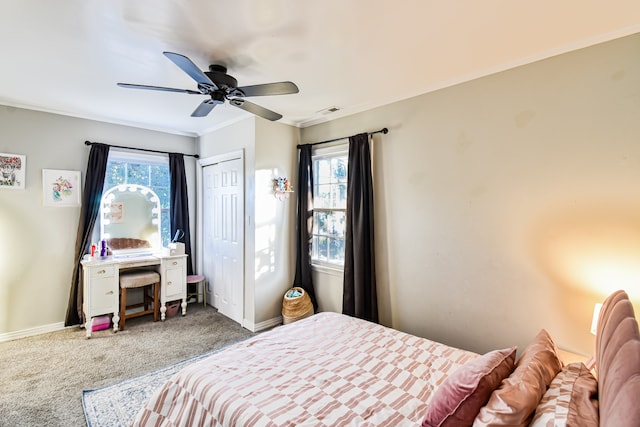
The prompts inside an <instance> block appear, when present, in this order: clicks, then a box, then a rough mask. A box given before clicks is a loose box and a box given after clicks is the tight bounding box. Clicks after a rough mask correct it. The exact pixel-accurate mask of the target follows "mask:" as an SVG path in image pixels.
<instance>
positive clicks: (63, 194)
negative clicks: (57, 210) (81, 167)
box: [42, 169, 80, 206]
mask: <svg viewBox="0 0 640 427" xmlns="http://www.w3.org/2000/svg"><path fill="white" fill-rule="evenodd" d="M42 196H43V204H44V205H45V206H80V171H64V170H56V169H42Z"/></svg>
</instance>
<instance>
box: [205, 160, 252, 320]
mask: <svg viewBox="0 0 640 427" xmlns="http://www.w3.org/2000/svg"><path fill="white" fill-rule="evenodd" d="M203 185H204V189H203V190H204V191H203V199H204V200H203V233H204V239H203V250H204V252H203V254H202V258H203V270H204V271H203V272H204V274H205V276H206V277H207V278H208V279H209V283H210V287H209V290H210V291H211V293H210V294H209V295H208V299H209V301H212V303H213V306H214V307H216V308H217V309H218V311H219V312H220V313H222V314H224V315H225V316H227V317H229V318H230V319H233V320H235V321H236V322H238V323H240V324H242V317H243V307H244V303H243V297H244V258H243V256H244V244H243V242H244V227H243V226H244V221H243V218H244V184H243V169H242V159H234V160H229V161H225V162H221V163H216V164H214V165H210V166H205V167H204V168H203Z"/></svg>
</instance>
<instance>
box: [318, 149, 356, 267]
mask: <svg viewBox="0 0 640 427" xmlns="http://www.w3.org/2000/svg"><path fill="white" fill-rule="evenodd" d="M343 156H346V157H347V160H348V156H349V144H348V143H346V142H345V143H339V144H334V145H331V146H324V147H319V148H314V149H313V152H312V154H311V161H312V163H313V164H314V165H315V162H316V161H317V160H322V159H331V158H334V157H343ZM348 173H349V171H348V170H347V176H348ZM314 174H315V170H314ZM316 184H317V182H316V180H315V176H314V185H316ZM314 191H315V188H314ZM316 200H317V196H316V195H315V194H314V206H313V212H314V223H315V213H316V212H344V214H345V216H346V211H347V209H346V206H345V208H344V209H342V208H337V209H331V208H318V207H317V204H316ZM311 234H312V242H313V241H314V240H315V239H313V237H315V236H317V235H316V234H314V233H313V230H312V233H311ZM327 237H329V238H332V239H334V238H335V237H334V236H327ZM312 244H313V243H312ZM314 254H315V248H314V247H313V246H312V249H311V266H312V267H313V268H315V269H318V270H322V271H325V272H331V271H340V272H342V271H343V270H344V263H342V264H338V263H335V262H329V261H324V260H321V259H317V258H314Z"/></svg>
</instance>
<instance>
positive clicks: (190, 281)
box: [187, 274, 207, 308]
mask: <svg viewBox="0 0 640 427" xmlns="http://www.w3.org/2000/svg"><path fill="white" fill-rule="evenodd" d="M200 284H202V306H203V307H205V308H206V307H207V289H206V285H205V283H204V276H202V275H200V274H193V275H190V276H187V300H188V299H189V298H191V297H196V302H198V298H199V297H200ZM189 285H195V290H194V292H191V291H190V290H189Z"/></svg>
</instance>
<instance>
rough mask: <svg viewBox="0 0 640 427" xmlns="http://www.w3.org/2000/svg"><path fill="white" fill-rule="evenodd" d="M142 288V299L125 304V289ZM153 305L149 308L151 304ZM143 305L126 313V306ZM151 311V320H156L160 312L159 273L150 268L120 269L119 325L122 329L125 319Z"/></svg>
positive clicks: (136, 306)
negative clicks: (134, 310) (137, 309)
mask: <svg viewBox="0 0 640 427" xmlns="http://www.w3.org/2000/svg"><path fill="white" fill-rule="evenodd" d="M133 288H144V289H143V291H142V293H143V301H142V302H141V303H138V304H132V305H129V306H127V289H133ZM152 303H153V307H152V308H151V304H152ZM138 307H143V310H142V311H136V312H134V313H131V314H127V309H128V308H138ZM151 313H153V321H154V322H157V321H158V315H159V313H160V274H158V273H156V272H155V271H151V270H137V271H130V272H127V271H121V272H120V325H119V329H120V330H123V329H124V322H125V320H126V319H131V318H133V317H138V316H144V315H145V314H151Z"/></svg>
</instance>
